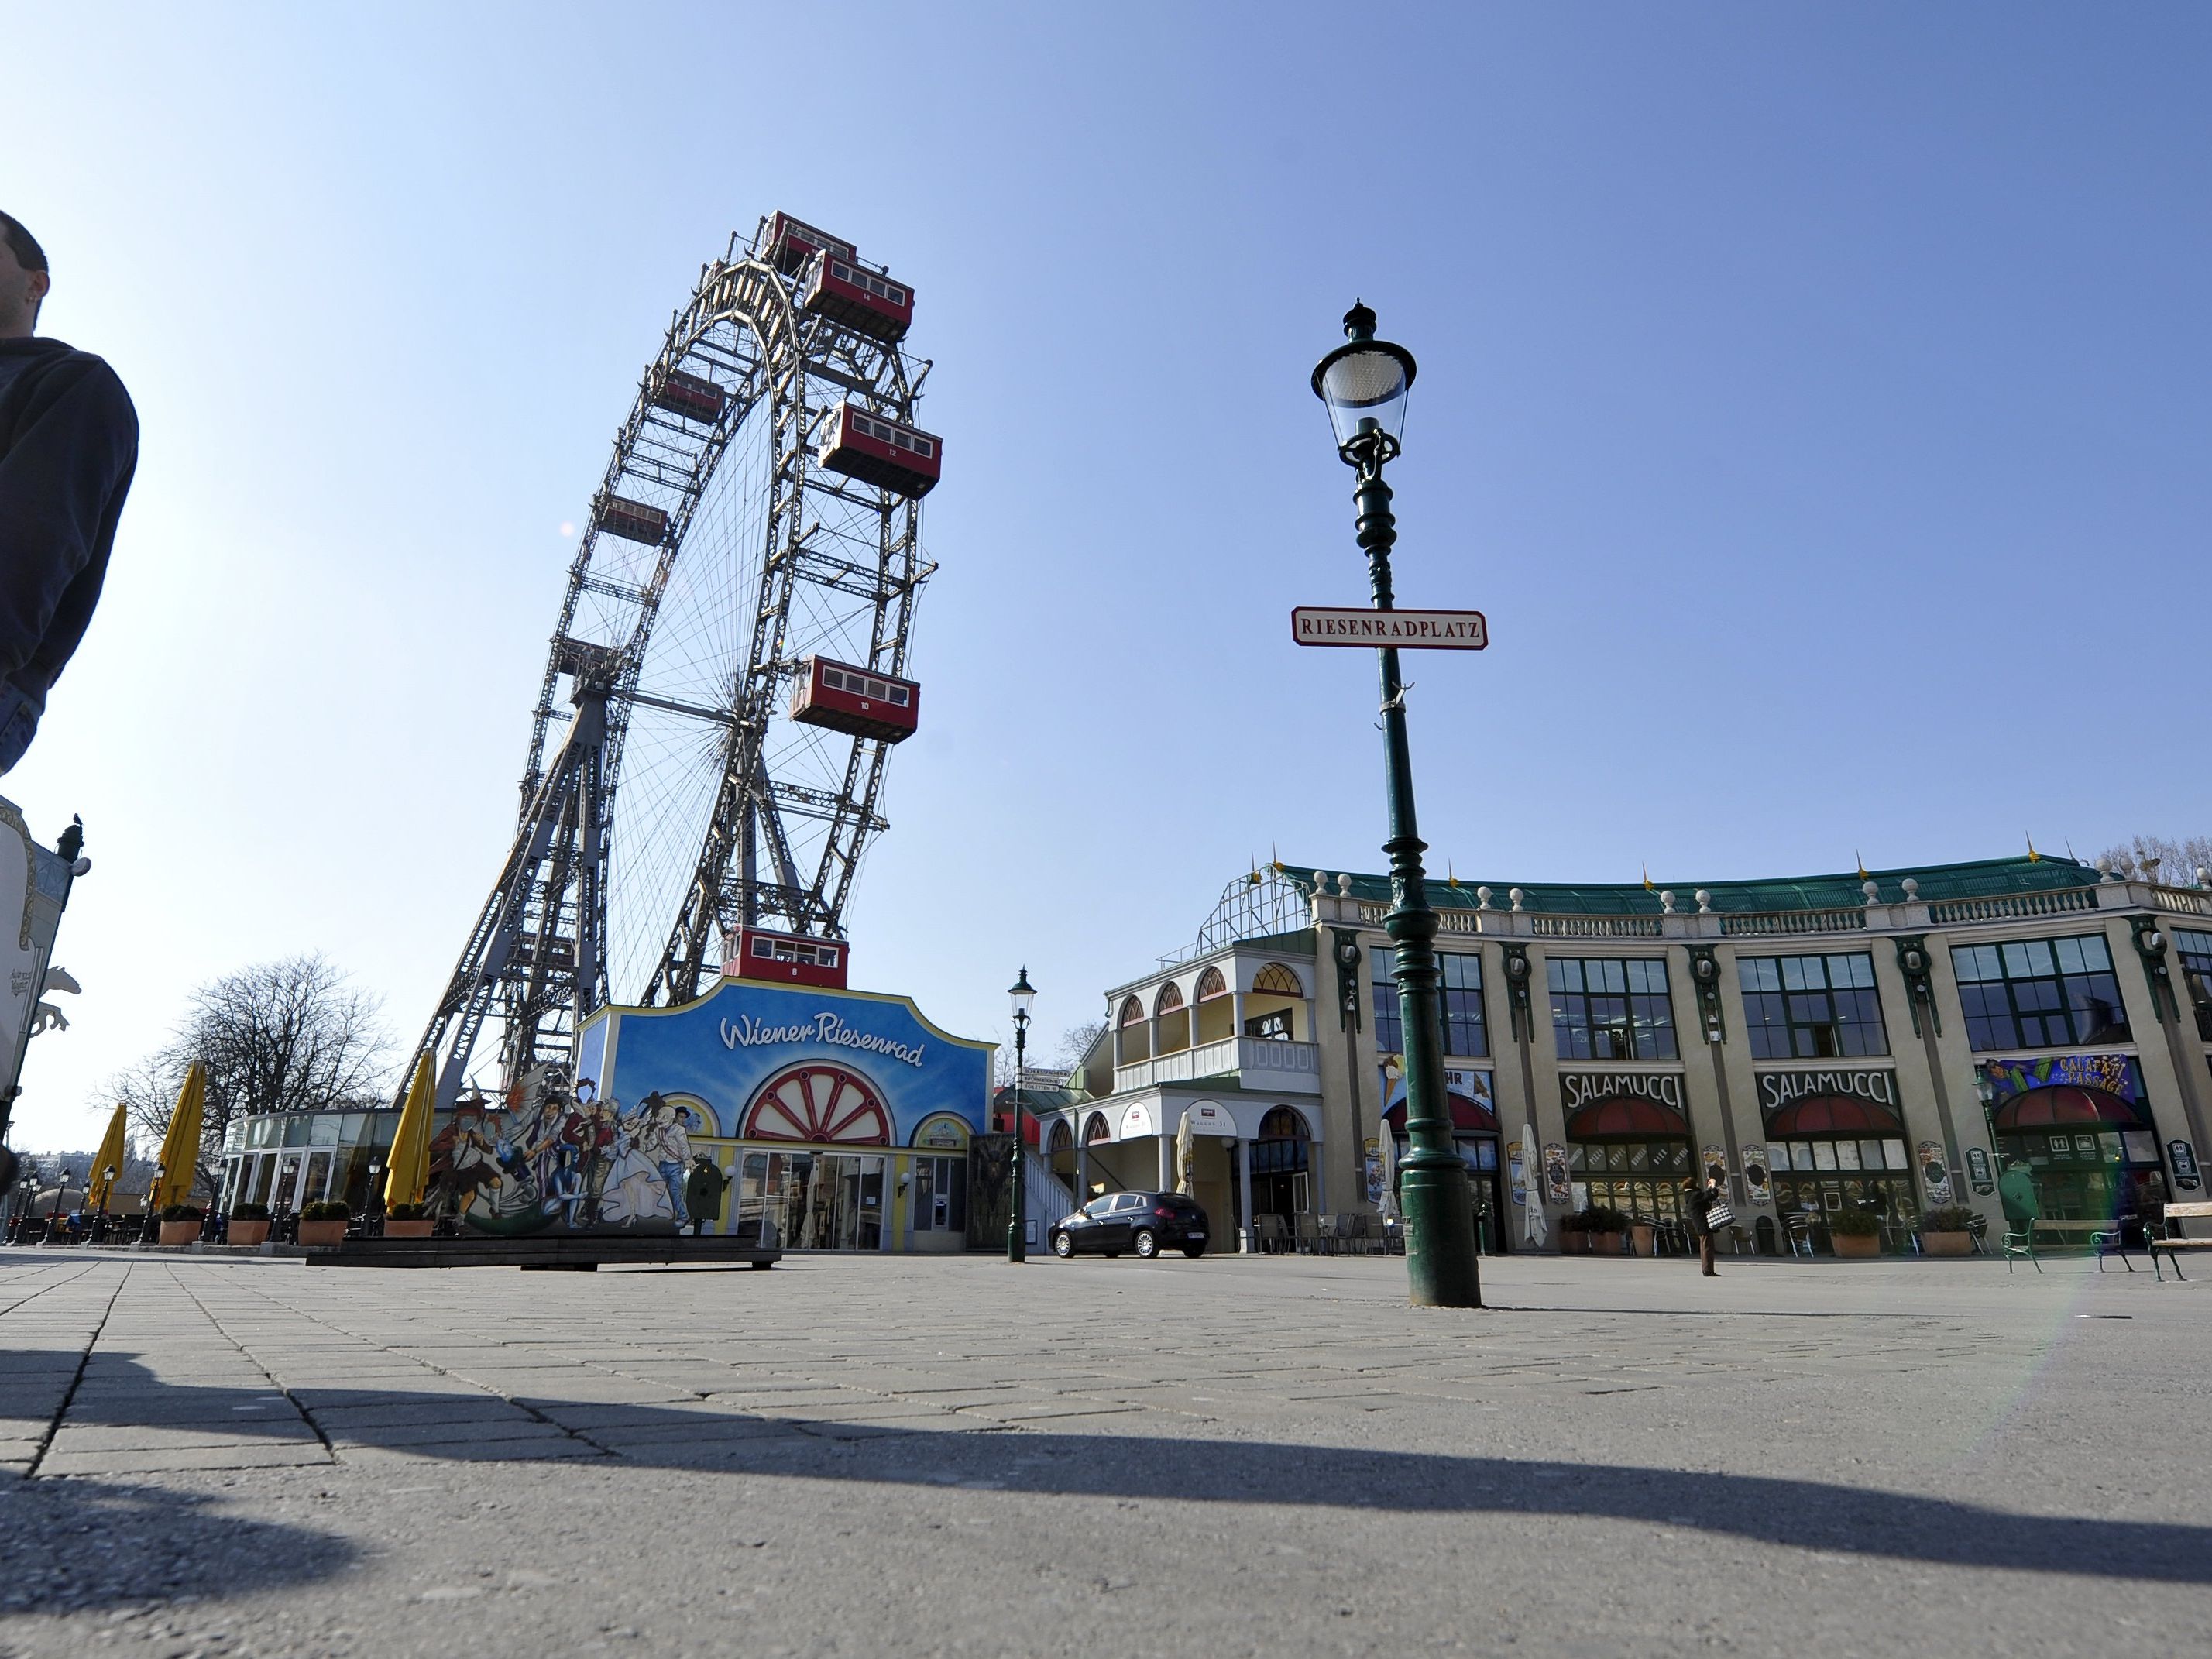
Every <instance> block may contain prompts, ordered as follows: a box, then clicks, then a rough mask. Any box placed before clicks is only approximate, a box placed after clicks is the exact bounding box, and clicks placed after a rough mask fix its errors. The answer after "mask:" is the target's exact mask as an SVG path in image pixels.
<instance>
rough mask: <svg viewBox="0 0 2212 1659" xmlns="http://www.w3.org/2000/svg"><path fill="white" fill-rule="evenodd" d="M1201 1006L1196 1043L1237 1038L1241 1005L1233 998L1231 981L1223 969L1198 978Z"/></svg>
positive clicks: (1207, 970)
mask: <svg viewBox="0 0 2212 1659" xmlns="http://www.w3.org/2000/svg"><path fill="white" fill-rule="evenodd" d="M1194 1000H1195V1001H1196V1002H1197V1004H1198V1012H1197V1014H1196V1016H1195V1020H1196V1024H1197V1029H1196V1030H1194V1031H1193V1032H1192V1033H1191V1038H1190V1040H1191V1041H1192V1042H1222V1041H1224V1040H1225V1039H1226V1038H1229V1037H1233V1036H1236V1035H1237V1005H1236V1003H1235V1002H1234V1001H1233V1000H1231V998H1230V995H1229V981H1227V980H1226V979H1225V978H1223V977H1222V975H1221V969H1218V968H1209V969H1206V971H1205V972H1204V973H1202V974H1200V975H1199V976H1198V990H1197V994H1196V996H1195V998H1194Z"/></svg>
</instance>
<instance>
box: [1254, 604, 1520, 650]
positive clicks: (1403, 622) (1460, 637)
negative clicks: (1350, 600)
mask: <svg viewBox="0 0 2212 1659" xmlns="http://www.w3.org/2000/svg"><path fill="white" fill-rule="evenodd" d="M1291 638H1292V639H1293V640H1295V641H1297V642H1298V643H1299V644H1300V645H1357V646H1369V647H1374V646H1383V645H1395V646H1396V647H1399V648H1400V649H1401V650H1407V649H1413V650H1427V651H1480V650H1481V649H1483V648H1484V647H1486V646H1487V645H1488V644H1489V643H1490V624H1489V623H1487V622H1486V621H1485V620H1484V619H1483V615H1482V612H1480V611H1368V610H1363V609H1361V608H1360V607H1359V606H1358V605H1344V606H1338V605H1300V606H1298V607H1297V609H1296V610H1294V611H1291Z"/></svg>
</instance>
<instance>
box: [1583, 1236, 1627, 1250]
mask: <svg viewBox="0 0 2212 1659" xmlns="http://www.w3.org/2000/svg"><path fill="white" fill-rule="evenodd" d="M1621 1237H1622V1235H1621V1234H1620V1233H1592V1234H1591V1235H1590V1236H1589V1241H1590V1254H1591V1255H1620V1241H1621Z"/></svg>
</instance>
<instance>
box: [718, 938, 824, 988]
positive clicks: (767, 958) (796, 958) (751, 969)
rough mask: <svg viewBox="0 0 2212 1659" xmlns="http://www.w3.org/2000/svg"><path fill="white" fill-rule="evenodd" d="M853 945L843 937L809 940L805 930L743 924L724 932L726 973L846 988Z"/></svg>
mask: <svg viewBox="0 0 2212 1659" xmlns="http://www.w3.org/2000/svg"><path fill="white" fill-rule="evenodd" d="M851 950H852V946H850V945H848V944H846V943H845V941H844V940H843V939H808V938H807V937H806V936H805V934H803V933H771V932H769V930H768V929H767V928H765V927H739V928H738V929H737V930H736V931H735V932H734V933H726V934H725V935H723V939H722V976H723V977H724V978H725V979H762V980H766V981H769V983H770V984H772V985H826V986H829V987H831V988H832V989H834V990H839V991H842V990H843V989H844V988H845V975H846V974H847V972H848V970H849V966H850V964H848V962H847V961H846V957H847V955H848V953H849V952H850V951H851Z"/></svg>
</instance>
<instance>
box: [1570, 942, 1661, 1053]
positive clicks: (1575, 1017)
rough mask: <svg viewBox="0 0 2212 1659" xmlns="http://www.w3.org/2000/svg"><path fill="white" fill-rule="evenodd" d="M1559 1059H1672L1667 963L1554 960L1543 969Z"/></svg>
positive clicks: (1652, 961) (1600, 959)
mask: <svg viewBox="0 0 2212 1659" xmlns="http://www.w3.org/2000/svg"><path fill="white" fill-rule="evenodd" d="M1544 976H1545V980H1546V982H1547V984H1549V986H1550V987H1551V991H1552V1030H1553V1033H1554V1034H1555V1036H1556V1037H1557V1039H1558V1042H1559V1058H1560V1059H1561V1060H1673V1059H1674V1058H1675V1057H1676V1054H1675V1048H1674V1006H1673V1005H1672V1004H1671V1003H1670V1002H1668V998H1667V964H1666V963H1664V962H1661V961H1656V960H1650V961H1646V960H1641V959H1638V960H1634V961H1626V962H1624V961H1620V960H1617V959H1615V958H1613V957H1553V958H1552V959H1551V960H1550V961H1549V962H1547V963H1545V964H1544Z"/></svg>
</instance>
